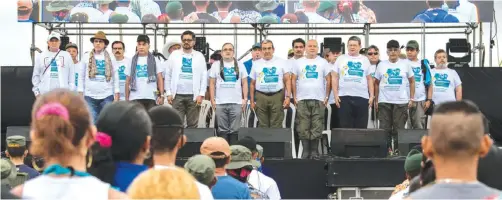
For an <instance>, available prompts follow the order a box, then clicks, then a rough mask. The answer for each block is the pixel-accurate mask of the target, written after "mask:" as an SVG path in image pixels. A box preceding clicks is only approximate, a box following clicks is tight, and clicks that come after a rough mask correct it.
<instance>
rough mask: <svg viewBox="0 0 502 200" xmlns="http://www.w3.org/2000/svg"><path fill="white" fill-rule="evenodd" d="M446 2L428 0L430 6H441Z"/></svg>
mask: <svg viewBox="0 0 502 200" xmlns="http://www.w3.org/2000/svg"><path fill="white" fill-rule="evenodd" d="M444 3H445V1H444V0H427V6H429V8H441V6H443V4H444Z"/></svg>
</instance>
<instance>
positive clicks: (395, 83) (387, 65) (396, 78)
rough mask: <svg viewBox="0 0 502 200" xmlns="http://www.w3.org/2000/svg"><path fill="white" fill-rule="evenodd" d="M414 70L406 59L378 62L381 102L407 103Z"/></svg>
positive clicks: (377, 75)
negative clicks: (410, 80)
mask: <svg viewBox="0 0 502 200" xmlns="http://www.w3.org/2000/svg"><path fill="white" fill-rule="evenodd" d="M411 77H413V71H412V70H411V68H410V66H409V65H408V63H407V61H406V60H401V59H399V60H398V61H397V62H395V63H391V62H390V61H388V60H385V61H382V62H380V63H379V64H378V68H377V70H376V72H375V78H376V79H377V80H380V85H379V86H380V91H379V95H378V102H379V103H391V104H406V103H408V101H409V100H410V95H409V93H410V92H409V87H408V85H409V81H408V78H411Z"/></svg>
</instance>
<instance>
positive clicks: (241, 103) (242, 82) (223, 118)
mask: <svg viewBox="0 0 502 200" xmlns="http://www.w3.org/2000/svg"><path fill="white" fill-rule="evenodd" d="M221 50H222V51H221V52H222V53H221V56H222V60H220V61H216V62H214V63H213V66H212V67H211V70H210V73H209V77H210V83H209V90H210V93H211V94H210V96H211V104H212V106H213V109H214V110H215V111H216V118H217V120H216V121H217V123H218V131H217V133H218V136H220V137H224V138H226V139H227V140H230V137H235V140H237V131H238V130H239V127H240V126H241V113H242V110H243V109H244V108H246V106H247V97H248V82H247V77H248V74H247V72H246V68H244V65H243V64H242V63H238V62H237V59H236V58H235V57H234V54H235V53H234V45H232V44H230V43H225V44H223V47H222V48H221Z"/></svg>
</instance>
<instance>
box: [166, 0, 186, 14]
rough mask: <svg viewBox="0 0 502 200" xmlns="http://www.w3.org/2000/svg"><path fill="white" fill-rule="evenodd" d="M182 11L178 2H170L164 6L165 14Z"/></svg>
mask: <svg viewBox="0 0 502 200" xmlns="http://www.w3.org/2000/svg"><path fill="white" fill-rule="evenodd" d="M180 10H183V5H181V3H180V2H179V1H170V2H169V3H167V5H166V13H172V12H176V11H180Z"/></svg>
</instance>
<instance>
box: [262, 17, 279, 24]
mask: <svg viewBox="0 0 502 200" xmlns="http://www.w3.org/2000/svg"><path fill="white" fill-rule="evenodd" d="M258 23H260V24H277V23H279V22H278V21H277V18H276V17H274V16H270V15H268V16H264V17H262V18H261V19H260V20H259V21H258Z"/></svg>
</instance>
